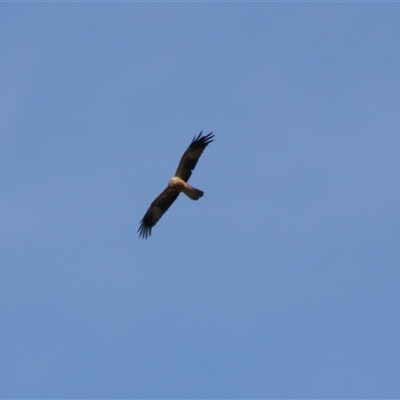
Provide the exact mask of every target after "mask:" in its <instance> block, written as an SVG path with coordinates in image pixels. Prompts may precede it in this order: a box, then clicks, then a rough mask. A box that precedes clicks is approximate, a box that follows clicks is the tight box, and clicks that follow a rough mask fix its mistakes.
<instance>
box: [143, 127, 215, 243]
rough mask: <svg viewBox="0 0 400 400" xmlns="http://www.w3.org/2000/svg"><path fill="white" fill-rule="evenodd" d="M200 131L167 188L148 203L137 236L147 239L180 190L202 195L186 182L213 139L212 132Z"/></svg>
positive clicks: (195, 197) (195, 196)
mask: <svg viewBox="0 0 400 400" xmlns="http://www.w3.org/2000/svg"><path fill="white" fill-rule="evenodd" d="M202 133H203V131H201V132H200V133H199V135H198V136H197V137H196V136H195V137H194V138H193V140H192V143H190V145H189V147H188V148H187V149H186V151H185V152H184V153H183V156H182V158H181V160H180V161H179V165H178V169H177V170H176V172H175V175H174V176H173V178H172V179H171V180H170V181H169V182H168V186H167V188H166V189H164V191H163V192H162V193H161V194H160V195H159V196H158V197H157V198H156V199H155V200H154V201H153V202H152V203H151V204H150V207H149V209H148V210H147V211H146V214H145V215H144V217H143V218H142V220H141V221H140V226H139V229H138V232H139V237H141V238H143V239H147V238H148V237H149V236H150V235H151V228H152V227H153V226H154V225H155V224H156V223H157V221H158V220H159V219H160V218H161V217H162V216H163V214H164V213H165V212H166V211H167V210H168V208H169V207H170V205H171V204H172V203H173V202H174V201H175V200H176V198H177V197H178V196H179V193H180V192H183V193H185V194H186V196H188V197H189V198H190V199H192V200H198V199H199V198H200V197H202V196H203V194H204V192H202V191H201V190H199V189H196V188H194V187H192V186H190V185H189V184H188V183H187V181H188V180H189V178H190V175H192V171H193V170H194V168H195V167H196V164H197V161H199V158H200V156H201V153H203V151H204V149H205V148H206V147H207V145H208V144H209V143H211V142H212V141H213V139H214V135H213V133H212V132H210V133H209V134H208V135H205V136H202Z"/></svg>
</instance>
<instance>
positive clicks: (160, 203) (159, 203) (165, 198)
mask: <svg viewBox="0 0 400 400" xmlns="http://www.w3.org/2000/svg"><path fill="white" fill-rule="evenodd" d="M178 195H179V192H177V191H175V190H172V189H171V188H169V187H167V188H166V189H165V190H164V191H163V192H162V193H161V194H160V195H159V196H158V197H157V198H156V199H155V200H154V201H153V202H152V203H151V204H150V207H149V209H148V210H147V211H146V214H145V215H144V217H143V218H142V220H141V221H140V226H139V229H138V232H139V237H141V238H143V239H147V238H148V237H149V236H150V235H151V228H152V227H153V226H154V225H155V224H156V223H157V221H158V220H159V219H160V218H161V217H162V216H163V214H164V213H165V211H167V210H168V208H169V207H170V205H171V204H172V203H173V202H174V201H175V200H176V198H177V197H178Z"/></svg>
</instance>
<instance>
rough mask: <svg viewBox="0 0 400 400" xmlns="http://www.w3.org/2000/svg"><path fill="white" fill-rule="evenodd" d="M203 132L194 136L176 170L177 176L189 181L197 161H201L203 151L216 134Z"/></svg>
mask: <svg viewBox="0 0 400 400" xmlns="http://www.w3.org/2000/svg"><path fill="white" fill-rule="evenodd" d="M202 133H203V131H201V132H200V133H199V135H198V136H197V137H196V136H195V137H194V138H193V140H192V143H190V145H189V147H188V148H187V149H186V151H185V152H184V153H183V156H182V158H181V161H180V162H179V165H178V169H177V170H176V172H175V176H177V177H178V178H181V179H183V180H184V181H185V182H187V181H188V179H189V178H190V175H192V171H193V170H194V167H195V166H196V164H197V161H199V158H200V156H201V153H202V152H203V151H204V149H205V148H206V147H207V145H208V144H209V143H211V142H212V141H213V138H214V135H213V133H212V132H210V133H209V134H208V135H206V136H201V134H202Z"/></svg>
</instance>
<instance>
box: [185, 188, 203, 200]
mask: <svg viewBox="0 0 400 400" xmlns="http://www.w3.org/2000/svg"><path fill="white" fill-rule="evenodd" d="M187 186H189V187H187V188H185V189H184V190H183V193H185V194H186V196H188V197H189V198H191V199H192V200H198V199H199V198H200V197H202V196H203V194H204V192H203V191H201V190H199V189H196V188H194V187H192V186H190V185H187Z"/></svg>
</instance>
